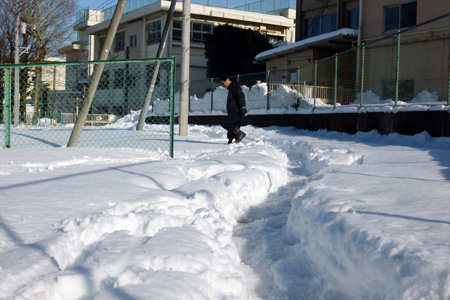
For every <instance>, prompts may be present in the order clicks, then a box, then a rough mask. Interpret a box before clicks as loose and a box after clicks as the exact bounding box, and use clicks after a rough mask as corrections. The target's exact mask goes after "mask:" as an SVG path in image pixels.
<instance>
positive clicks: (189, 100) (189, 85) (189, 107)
mask: <svg viewBox="0 0 450 300" xmlns="http://www.w3.org/2000/svg"><path fill="white" fill-rule="evenodd" d="M191 83H192V81H190V80H189V82H188V95H189V99H188V112H191Z"/></svg>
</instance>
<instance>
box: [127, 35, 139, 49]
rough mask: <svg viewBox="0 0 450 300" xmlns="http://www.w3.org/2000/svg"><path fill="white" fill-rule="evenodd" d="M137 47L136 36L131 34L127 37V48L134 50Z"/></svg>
mask: <svg viewBox="0 0 450 300" xmlns="http://www.w3.org/2000/svg"><path fill="white" fill-rule="evenodd" d="M136 46H137V35H136V34H133V35H130V36H129V37H128V47H130V48H136Z"/></svg>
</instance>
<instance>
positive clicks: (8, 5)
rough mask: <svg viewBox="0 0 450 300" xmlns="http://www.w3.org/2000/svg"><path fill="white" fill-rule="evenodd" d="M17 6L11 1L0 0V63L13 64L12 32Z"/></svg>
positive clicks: (13, 36)
mask: <svg viewBox="0 0 450 300" xmlns="http://www.w3.org/2000/svg"><path fill="white" fill-rule="evenodd" d="M16 16H17V5H15V1H13V0H0V63H1V64H5V63H13V62H14V38H15V35H14V33H15V32H14V30H15V17H16Z"/></svg>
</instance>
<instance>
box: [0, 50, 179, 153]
mask: <svg viewBox="0 0 450 300" xmlns="http://www.w3.org/2000/svg"><path fill="white" fill-rule="evenodd" d="M100 64H104V70H103V73H102V75H101V79H100V82H99V85H98V87H97V90H96V92H95V96H94V99H93V102H92V106H91V108H90V112H89V114H88V115H87V119H86V121H85V124H84V129H83V133H82V136H81V139H80V141H79V143H78V146H79V147H89V148H102V147H109V148H118V147H119V148H132V149H142V150H146V151H159V152H167V153H168V154H169V155H170V156H173V125H174V124H173V122H174V119H173V103H174V87H175V85H174V82H175V81H174V80H175V59H174V58H165V59H140V60H126V61H101V62H99V61H96V62H77V63H56V62H54V63H38V64H21V65H0V80H1V83H2V86H3V87H4V88H3V89H1V90H0V99H2V105H0V108H1V118H0V142H2V143H1V144H2V145H5V147H6V148H12V147H13V148H17V147H28V148H30V147H31V148H35V147H64V146H66V145H67V143H68V139H69V136H70V134H71V131H72V128H73V126H74V123H75V121H76V120H77V117H78V113H79V110H81V107H82V106H83V103H84V101H85V99H86V97H87V90H88V88H89V84H90V78H91V75H92V73H93V70H94V69H95V68H96V66H98V65H100ZM156 65H159V68H156ZM155 70H158V73H157V74H154V73H155ZM16 72H17V73H16ZM14 76H18V77H19V84H17V85H16V84H14V83H13V82H14V81H13V80H12V78H14ZM153 76H156V78H157V81H156V85H155V86H154V89H153V94H152V99H151V105H153V104H154V102H155V101H156V100H158V102H165V103H166V104H167V113H166V114H165V115H163V116H159V117H157V120H153V123H154V124H152V125H151V126H150V125H147V126H145V127H144V130H135V126H136V124H137V120H138V119H139V115H140V110H141V108H142V106H143V103H144V101H145V99H146V97H147V93H148V91H149V89H150V84H151V79H152V77H153ZM2 139H3V141H1V140H2Z"/></svg>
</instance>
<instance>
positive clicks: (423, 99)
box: [410, 90, 439, 103]
mask: <svg viewBox="0 0 450 300" xmlns="http://www.w3.org/2000/svg"><path fill="white" fill-rule="evenodd" d="M438 101H439V95H438V93H437V92H429V91H427V90H424V91H422V92H420V93H419V94H418V95H417V97H415V98H414V99H412V100H411V101H410V103H430V102H438Z"/></svg>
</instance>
